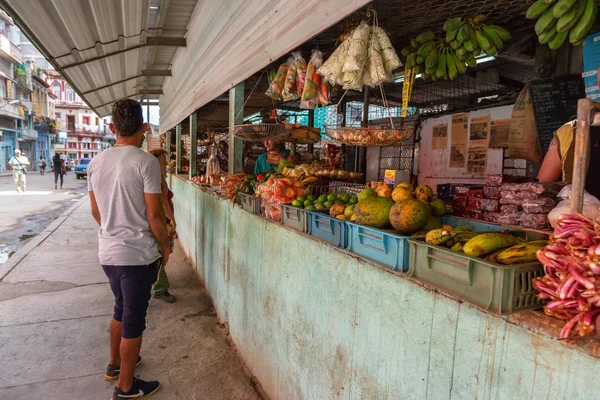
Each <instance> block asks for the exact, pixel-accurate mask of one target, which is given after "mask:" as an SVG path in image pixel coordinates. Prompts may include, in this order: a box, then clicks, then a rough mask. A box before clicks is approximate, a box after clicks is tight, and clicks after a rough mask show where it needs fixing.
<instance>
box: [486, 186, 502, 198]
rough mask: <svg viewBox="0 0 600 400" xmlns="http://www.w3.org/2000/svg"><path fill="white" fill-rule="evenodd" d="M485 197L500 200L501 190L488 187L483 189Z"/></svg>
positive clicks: (495, 187)
mask: <svg viewBox="0 0 600 400" xmlns="http://www.w3.org/2000/svg"><path fill="white" fill-rule="evenodd" d="M483 195H484V196H485V198H487V199H496V200H497V199H499V198H501V197H502V195H501V192H500V188H499V187H497V186H486V187H484V188H483Z"/></svg>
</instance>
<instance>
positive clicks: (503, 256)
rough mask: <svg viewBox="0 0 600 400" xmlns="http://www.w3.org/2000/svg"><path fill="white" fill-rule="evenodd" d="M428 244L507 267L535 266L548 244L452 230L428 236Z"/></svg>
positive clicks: (436, 231)
mask: <svg viewBox="0 0 600 400" xmlns="http://www.w3.org/2000/svg"><path fill="white" fill-rule="evenodd" d="M425 242H426V243H428V244H432V245H436V246H444V247H447V248H449V249H450V250H452V251H455V252H460V253H464V254H465V255H467V256H470V257H478V258H483V259H485V260H486V261H489V262H493V263H496V264H503V265H514V264H524V263H530V262H534V261H536V259H537V258H536V254H537V252H538V250H540V249H542V248H544V246H546V245H547V244H548V241H546V240H535V241H530V242H525V241H524V240H523V239H521V238H519V237H517V236H514V235H511V234H509V233H504V232H487V233H477V232H470V231H467V230H465V229H463V228H460V227H456V228H452V227H451V226H444V227H441V228H437V229H432V230H430V231H429V232H427V234H426V235H425Z"/></svg>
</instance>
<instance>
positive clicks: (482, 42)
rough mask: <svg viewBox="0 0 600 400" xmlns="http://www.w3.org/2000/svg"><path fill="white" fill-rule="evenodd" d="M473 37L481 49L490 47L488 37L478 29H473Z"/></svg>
mask: <svg viewBox="0 0 600 400" xmlns="http://www.w3.org/2000/svg"><path fill="white" fill-rule="evenodd" d="M475 39H477V43H478V44H479V47H481V49H482V50H487V49H489V48H490V47H492V44H491V43H490V41H489V39H488V38H487V37H486V36H485V35H484V34H483V32H481V31H480V30H476V31H475Z"/></svg>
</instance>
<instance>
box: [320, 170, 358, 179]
mask: <svg viewBox="0 0 600 400" xmlns="http://www.w3.org/2000/svg"><path fill="white" fill-rule="evenodd" d="M316 176H318V177H319V178H325V179H333V180H337V181H354V180H358V179H360V178H362V176H363V174H362V173H361V172H348V171H344V170H342V169H332V170H328V169H322V170H319V171H317V173H316Z"/></svg>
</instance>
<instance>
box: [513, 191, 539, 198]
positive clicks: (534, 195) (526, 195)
mask: <svg viewBox="0 0 600 400" xmlns="http://www.w3.org/2000/svg"><path fill="white" fill-rule="evenodd" d="M541 196H542V195H541V194H537V193H534V192H526V191H524V190H522V191H520V192H516V197H517V199H521V200H534V199H537V198H539V197H541Z"/></svg>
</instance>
